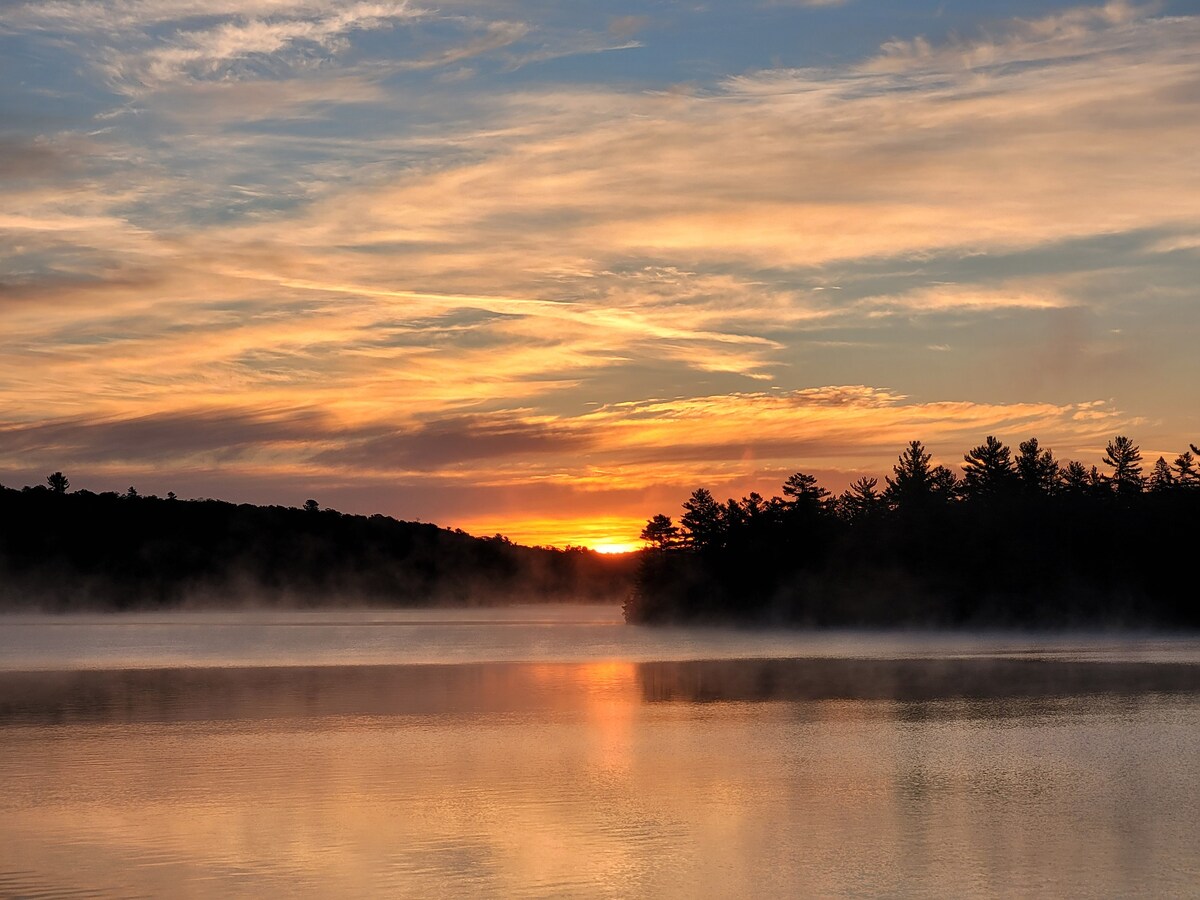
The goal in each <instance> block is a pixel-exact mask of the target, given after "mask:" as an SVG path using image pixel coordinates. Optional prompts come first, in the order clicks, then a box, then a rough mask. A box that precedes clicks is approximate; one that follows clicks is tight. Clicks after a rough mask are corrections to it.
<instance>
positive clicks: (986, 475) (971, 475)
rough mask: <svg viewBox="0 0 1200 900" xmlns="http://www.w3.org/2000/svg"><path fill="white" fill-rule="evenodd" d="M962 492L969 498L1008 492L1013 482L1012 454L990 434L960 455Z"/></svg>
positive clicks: (1014, 473)
mask: <svg viewBox="0 0 1200 900" xmlns="http://www.w3.org/2000/svg"><path fill="white" fill-rule="evenodd" d="M962 469H963V481H962V489H963V493H964V494H966V495H968V496H970V497H988V496H998V495H1001V494H1005V493H1008V492H1009V491H1011V490H1012V488H1013V486H1014V484H1015V483H1016V470H1015V469H1014V468H1013V463H1012V451H1011V450H1009V448H1008V447H1007V446H1006V445H1004V444H1002V443H1000V441H999V440H998V439H997V438H995V437H993V436H992V435H990V434H989V435H988V436H987V440H985V441H984V442H983V443H982V444H980V445H979V446H978V447H974V448H972V449H971V450H970V452H968V453H965V454H963V467H962Z"/></svg>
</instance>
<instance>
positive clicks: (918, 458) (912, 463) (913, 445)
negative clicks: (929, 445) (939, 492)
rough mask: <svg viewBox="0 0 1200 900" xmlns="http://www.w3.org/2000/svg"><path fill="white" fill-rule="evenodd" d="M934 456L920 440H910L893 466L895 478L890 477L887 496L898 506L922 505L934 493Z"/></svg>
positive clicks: (889, 500)
mask: <svg viewBox="0 0 1200 900" xmlns="http://www.w3.org/2000/svg"><path fill="white" fill-rule="evenodd" d="M932 458H933V457H932V456H931V455H930V454H929V452H928V451H927V450H926V449H925V445H924V444H922V443H921V442H920V441H910V442H909V445H908V446H907V447H906V448H905V449H904V450H903V451H902V452H901V454H900V457H899V459H897V461H896V464H895V465H894V466H892V472H893V473H894V474H895V476H896V477H895V478H888V479H886V480H887V490H886V491H885V496H886V497H887V499H888V502H890V503H892V504H893V505H895V506H898V507H901V508H903V507H905V506H913V505H920V504H922V503H926V502H928V500H929V498H930V497H931V496H932V494H933V470H932V468H930V465H929V462H930V460H931V459H932Z"/></svg>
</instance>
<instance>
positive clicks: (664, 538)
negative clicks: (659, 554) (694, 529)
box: [639, 513, 679, 550]
mask: <svg viewBox="0 0 1200 900" xmlns="http://www.w3.org/2000/svg"><path fill="white" fill-rule="evenodd" d="M639 537H640V538H641V539H642V540H643V541H645V542H646V543H647V544H649V545H650V546H651V547H653V548H654V549H655V550H670V549H671V548H673V547H675V546H677V545H678V544H679V529H678V528H677V527H676V526H675V524H674V523H673V522H672V521H671V517H670V516H664V515H663V514H662V513H659V514H658V515H656V516H654V517H653V518H651V519H650V521H648V522H647V523H646V527H645V528H643V529H642V533H641V534H640V535H639Z"/></svg>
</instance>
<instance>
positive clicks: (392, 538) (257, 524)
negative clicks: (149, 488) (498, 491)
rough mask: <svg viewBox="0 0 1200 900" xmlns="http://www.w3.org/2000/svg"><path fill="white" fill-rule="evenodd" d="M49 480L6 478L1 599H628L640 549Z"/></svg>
mask: <svg viewBox="0 0 1200 900" xmlns="http://www.w3.org/2000/svg"><path fill="white" fill-rule="evenodd" d="M57 474H58V473H56V475H57ZM60 478H61V476H60ZM51 485H52V487H51V488H46V487H35V488H25V489H23V490H12V489H9V488H0V608H5V609H19V608H42V609H50V610H67V609H147V608H158V607H177V606H218V607H225V606H241V605H246V604H253V605H259V604H265V605H279V606H302V607H318V606H332V605H339V604H370V605H380V606H428V605H455V606H466V605H471V606H481V605H498V604H507V603H530V602H551V601H583V602H604V601H608V602H620V601H622V600H624V599H625V597H626V595H627V594H628V592H629V588H630V584H631V579H632V574H633V569H634V567H635V561H634V559H633V558H632V557H612V556H604V555H601V554H598V553H595V552H593V551H591V550H586V549H583V548H573V549H568V550H553V549H547V548H535V547H523V546H519V545H516V544H513V543H511V542H509V541H508V540H507V539H505V538H502V537H494V538H477V537H472V536H471V535H469V534H466V533H465V532H462V531H457V530H455V531H451V530H448V529H445V528H438V527H437V526H435V525H429V524H423V523H418V522H402V521H397V520H395V519H392V518H389V517H387V516H382V515H374V516H369V517H368V516H354V515H345V514H342V513H339V512H337V511H335V510H331V509H324V510H322V509H317V508H316V506H315V504H310V507H311V508H304V509H297V508H291V507H283V506H251V505H248V504H233V503H225V502H222V501H219V500H178V499H175V498H174V497H171V498H169V499H162V498H158V497H142V496H137V495H136V494H115V493H103V494H93V493H91V492H89V491H75V492H72V493H68V492H67V491H66V480H65V479H61V480H58V481H55V480H54V479H51Z"/></svg>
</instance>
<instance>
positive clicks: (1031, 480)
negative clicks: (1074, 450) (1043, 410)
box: [1016, 438, 1061, 494]
mask: <svg viewBox="0 0 1200 900" xmlns="http://www.w3.org/2000/svg"><path fill="white" fill-rule="evenodd" d="M1018 449H1019V451H1020V452H1019V453H1018V454H1017V460H1016V468H1017V477H1018V478H1020V479H1021V485H1022V487H1024V489H1025V490H1026V492H1028V493H1030V494H1053V493H1054V491H1055V490H1056V489H1057V488H1058V482H1059V477H1060V475H1061V473H1060V471H1059V467H1058V461H1057V460H1055V458H1054V454H1053V453H1051V452H1050V450H1048V449H1046V450H1043V449H1042V448H1041V447H1040V446H1039V445H1038V439H1037V438H1030V439H1029V440H1027V441H1023V442H1022V443H1021V444H1020V446H1019V448H1018Z"/></svg>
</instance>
